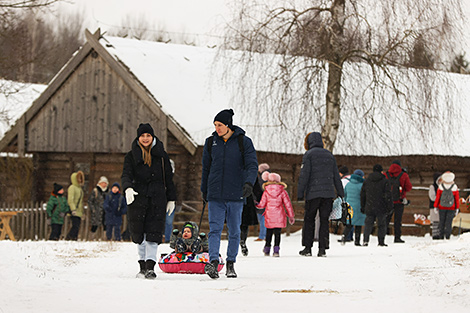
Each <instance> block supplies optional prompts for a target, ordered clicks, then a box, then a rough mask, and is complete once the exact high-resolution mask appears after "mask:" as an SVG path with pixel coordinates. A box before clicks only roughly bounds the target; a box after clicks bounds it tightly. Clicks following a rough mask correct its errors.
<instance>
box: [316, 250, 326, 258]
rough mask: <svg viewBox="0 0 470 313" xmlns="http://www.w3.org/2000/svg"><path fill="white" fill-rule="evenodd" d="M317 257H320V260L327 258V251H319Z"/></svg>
mask: <svg viewBox="0 0 470 313" xmlns="http://www.w3.org/2000/svg"><path fill="white" fill-rule="evenodd" d="M317 257H320V258H322V257H326V251H325V249H319V250H318V254H317Z"/></svg>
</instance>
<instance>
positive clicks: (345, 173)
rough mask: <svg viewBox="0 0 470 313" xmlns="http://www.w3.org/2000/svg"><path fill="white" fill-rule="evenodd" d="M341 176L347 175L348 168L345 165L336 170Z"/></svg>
mask: <svg viewBox="0 0 470 313" xmlns="http://www.w3.org/2000/svg"><path fill="white" fill-rule="evenodd" d="M338 171H339V172H340V173H341V174H343V175H347V174H348V173H349V168H348V167H347V166H345V165H343V166H341V167H340V168H339V170H338Z"/></svg>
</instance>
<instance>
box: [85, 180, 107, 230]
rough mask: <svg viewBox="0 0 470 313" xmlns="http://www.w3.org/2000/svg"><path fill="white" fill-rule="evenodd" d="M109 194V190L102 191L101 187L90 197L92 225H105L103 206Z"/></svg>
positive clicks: (95, 189) (94, 189)
mask: <svg viewBox="0 0 470 313" xmlns="http://www.w3.org/2000/svg"><path fill="white" fill-rule="evenodd" d="M108 193H109V188H107V187H106V190H104V191H103V190H102V189H101V187H100V186H96V187H95V188H93V190H92V191H91V194H90V196H89V197H88V207H89V208H90V213H91V225H95V226H99V225H101V224H102V223H103V205H104V199H105V198H106V196H107V195H108Z"/></svg>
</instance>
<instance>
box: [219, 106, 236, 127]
mask: <svg viewBox="0 0 470 313" xmlns="http://www.w3.org/2000/svg"><path fill="white" fill-rule="evenodd" d="M233 114H234V113H233V110H232V109H226V110H222V111H220V112H219V113H217V115H216V116H215V117H214V122H216V121H217V122H221V123H222V124H224V125H227V126H228V128H230V129H231V128H232V126H233V120H232V116H233Z"/></svg>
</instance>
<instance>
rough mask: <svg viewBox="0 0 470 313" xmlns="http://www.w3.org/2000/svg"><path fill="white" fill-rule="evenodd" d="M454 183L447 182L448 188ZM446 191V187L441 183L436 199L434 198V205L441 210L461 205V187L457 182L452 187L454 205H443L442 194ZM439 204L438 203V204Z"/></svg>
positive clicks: (452, 208)
mask: <svg viewBox="0 0 470 313" xmlns="http://www.w3.org/2000/svg"><path fill="white" fill-rule="evenodd" d="M451 185H452V184H446V186H445V187H446V188H450V186H451ZM443 191H444V188H442V184H440V185H439V188H437V193H436V200H434V207H435V208H438V209H439V210H455V209H458V208H459V207H460V201H459V198H460V196H459V188H458V187H457V185H456V184H454V186H453V187H452V194H453V195H454V205H453V206H451V207H450V208H449V207H444V206H441V204H440V202H441V195H442V192H443ZM436 204H437V205H436Z"/></svg>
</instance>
